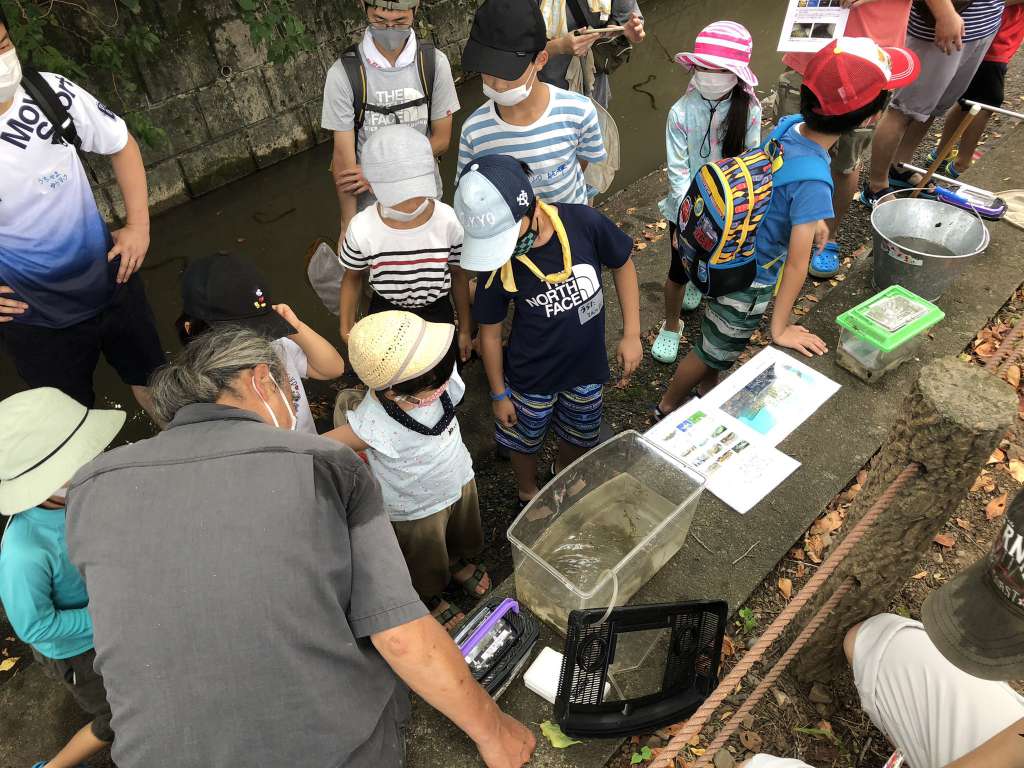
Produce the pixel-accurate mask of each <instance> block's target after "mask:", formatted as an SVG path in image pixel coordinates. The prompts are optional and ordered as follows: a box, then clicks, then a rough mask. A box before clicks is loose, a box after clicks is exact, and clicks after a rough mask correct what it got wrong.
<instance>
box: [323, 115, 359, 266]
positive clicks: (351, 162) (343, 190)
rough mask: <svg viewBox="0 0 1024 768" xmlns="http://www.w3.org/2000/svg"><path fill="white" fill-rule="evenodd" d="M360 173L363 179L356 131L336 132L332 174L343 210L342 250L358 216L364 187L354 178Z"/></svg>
mask: <svg viewBox="0 0 1024 768" xmlns="http://www.w3.org/2000/svg"><path fill="white" fill-rule="evenodd" d="M356 173H358V176H359V177H360V178H361V177H362V171H361V170H360V169H359V165H358V164H357V163H356V134H355V131H335V132H334V154H333V155H332V156H331V174H332V176H333V177H334V187H335V189H336V190H337V193H338V205H339V207H340V208H341V233H340V235H339V237H338V248H339V249H340V248H341V241H342V240H344V239H345V231H346V230H347V229H348V224H349V222H350V221H352V217H353V216H355V215H356V207H357V199H356V198H357V196H358V194H359V192H360V191H363V190H362V188H361V187H362V185H361V184H360V182H359V180H358V179H353V176H354V175H356Z"/></svg>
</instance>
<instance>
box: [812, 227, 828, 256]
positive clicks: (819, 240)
mask: <svg viewBox="0 0 1024 768" xmlns="http://www.w3.org/2000/svg"><path fill="white" fill-rule="evenodd" d="M828 236H829V231H828V224H826V223H825V221H824V220H823V219H822V220H819V221H818V223H817V224H815V225H814V245H812V246H811V255H812V256H817V255H818V254H819V253H821V251H822V249H824V247H825V246H826V245H828Z"/></svg>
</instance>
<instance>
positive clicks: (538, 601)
mask: <svg viewBox="0 0 1024 768" xmlns="http://www.w3.org/2000/svg"><path fill="white" fill-rule="evenodd" d="M704 482H705V479H704V477H703V476H702V475H700V474H699V473H697V472H696V471H694V470H693V469H692V468H690V467H689V466H688V465H686V464H684V463H683V462H681V461H679V460H678V459H676V458H675V457H673V456H671V455H670V454H668V453H666V452H664V451H662V450H661V449H660V448H658V447H657V446H656V445H655V444H654V443H651V442H649V441H647V440H646V439H645V438H644V437H642V436H641V435H640V434H639V433H638V432H634V431H628V432H622V433H620V434H618V435H616V436H615V437H613V438H612V439H611V440H609V441H607V442H606V443H604V444H603V445H601V446H599V447H597V448H595V449H594V450H592V451H590V452H589V453H588V454H586V455H585V456H583V457H582V458H580V459H578V460H577V461H575V462H574V463H573V464H571V465H569V466H568V467H566V469H564V470H563V471H562V472H561V473H559V475H558V476H557V477H556V478H554V479H553V480H552V481H551V482H549V483H548V484H547V485H546V486H544V488H543V489H542V490H541V492H540V493H539V494H538V495H537V497H536V498H534V499H533V500H532V501H531V502H530V503H529V504H528V505H527V506H526V508H525V509H523V511H522V512H521V513H520V515H519V517H517V518H516V519H515V521H514V522H513V523H512V525H511V526H510V527H509V530H508V539H509V541H510V542H511V543H512V559H513V563H514V566H515V577H516V595H517V597H518V599H519V600H520V602H522V603H523V604H524V605H526V606H527V607H528V608H529V609H530V610H531V611H533V613H534V614H536V615H537V616H538V617H539V618H540V619H542V620H543V621H545V622H546V623H547V624H549V625H551V626H552V627H553V628H554V629H556V630H557V631H558V632H559V633H561V634H563V635H564V634H565V631H566V624H567V620H568V615H569V611H571V610H574V609H578V608H605V607H608V606H617V605H625V604H626V602H627V601H628V600H629V599H630V598H631V597H632V596H633V595H634V594H635V593H636V592H637V590H639V589H640V587H642V586H643V585H644V584H645V583H647V581H648V580H649V579H650V578H651V577H652V576H653V575H654V574H655V573H657V572H658V571H659V570H660V569H661V568H662V566H664V565H665V563H666V562H668V561H669V559H671V558H672V556H673V555H675V554H676V552H678V551H679V548H680V547H682V545H683V542H684V541H686V536H687V534H688V533H689V530H690V523H691V522H692V521H693V515H694V512H695V510H696V505H697V498H698V497H699V496H700V493H701V491H702V490H703V489H704Z"/></svg>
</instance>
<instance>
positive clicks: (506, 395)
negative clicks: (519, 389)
mask: <svg viewBox="0 0 1024 768" xmlns="http://www.w3.org/2000/svg"><path fill="white" fill-rule="evenodd" d="M511 397H512V390H510V389H508V388H507V387H506V388H505V391H504V392H500V393H498V394H497V395H496V394H494V393H493V392H491V400H493V401H494V402H498V401H499V400H508V399H509V398H511Z"/></svg>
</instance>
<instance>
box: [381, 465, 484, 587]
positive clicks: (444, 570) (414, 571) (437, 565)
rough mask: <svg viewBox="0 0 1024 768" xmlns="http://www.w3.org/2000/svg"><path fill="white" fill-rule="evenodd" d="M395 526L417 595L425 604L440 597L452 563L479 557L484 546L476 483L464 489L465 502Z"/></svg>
mask: <svg viewBox="0 0 1024 768" xmlns="http://www.w3.org/2000/svg"><path fill="white" fill-rule="evenodd" d="M391 525H392V526H393V527H394V529H395V536H396V537H397V538H398V546H400V547H401V548H402V554H403V555H405V563H406V565H408V566H409V575H410V576H412V585H413V587H414V588H415V590H416V592H417V593H418V594H419V596H420V597H421V598H423V599H424V600H425V599H427V598H430V597H433V596H435V595H440V594H441V593H442V592H444V589H445V587H447V586H448V582H449V581H451V569H450V565H451V563H452V561H454V560H458V559H459V558H460V557H465V558H470V557H473V556H475V555H478V554H480V550H481V549H483V546H484V532H483V528H482V527H481V525H480V500H479V499H478V498H477V494H476V480H470V481H469V482H468V483H466V484H465V485H464V486H462V498H460V499H459V500H458V501H456V502H455V503H454V504H452V505H451V506H450V507H447V508H446V509H442V510H441V511H440V512H435V513H434V514H432V515H430V516H428V517H423V518H420V519H419V520H409V521H408V522H392V523H391Z"/></svg>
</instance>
